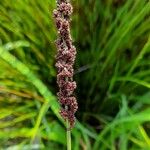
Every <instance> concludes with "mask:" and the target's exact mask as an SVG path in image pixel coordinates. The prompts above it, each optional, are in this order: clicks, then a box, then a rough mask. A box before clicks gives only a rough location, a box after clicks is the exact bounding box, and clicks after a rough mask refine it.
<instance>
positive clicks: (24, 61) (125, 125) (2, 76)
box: [0, 0, 150, 150]
mask: <svg viewBox="0 0 150 150" xmlns="http://www.w3.org/2000/svg"><path fill="white" fill-rule="evenodd" d="M72 3H73V6H74V14H73V18H72V26H71V31H72V35H73V38H74V43H75V45H76V47H77V51H78V54H77V59H76V65H75V80H76V81H77V84H78V88H77V90H76V96H77V99H78V103H79V111H78V112H77V115H76V116H77V119H78V120H77V123H76V126H75V128H74V129H73V131H72V140H73V141H72V145H73V146H72V147H73V150H80V149H84V150H99V149H100V150H108V149H110V150H115V149H119V150H141V149H142V150H148V149H150V127H149V122H150V115H149V114H150V91H149V89H150V61H149V59H150V3H149V1H147V0H126V1H125V0H120V1H119V0H106V1H103V0H81V1H79V0H78V1H75V0H74V1H72ZM54 8H55V0H44V1H41V0H32V1H30V0H13V1H12V0H3V1H0V110H1V111H0V149H1V148H2V149H12V148H13V149H34V148H35V149H56V150H57V149H58V150H59V149H61V150H63V149H66V133H65V126H64V122H63V121H62V120H61V118H60V116H59V113H58V111H59V105H58V103H57V99H56V92H57V90H58V89H57V85H56V70H55V67H54V63H55V57H54V56H55V53H56V48H55V45H54V41H55V39H56V30H55V25H54V21H53V18H52V11H53V9H54Z"/></svg>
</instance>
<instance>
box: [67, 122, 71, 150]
mask: <svg viewBox="0 0 150 150" xmlns="http://www.w3.org/2000/svg"><path fill="white" fill-rule="evenodd" d="M66 123H67V150H71V130H70V123H69V121H68V120H67V121H66Z"/></svg>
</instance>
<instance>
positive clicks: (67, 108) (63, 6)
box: [53, 0, 78, 149]
mask: <svg viewBox="0 0 150 150" xmlns="http://www.w3.org/2000/svg"><path fill="white" fill-rule="evenodd" d="M56 2H57V9H55V10H54V12H53V15H54V18H55V22H56V27H57V30H58V39H57V40H56V47H57V50H58V52H57V55H56V68H57V71H58V74H57V84H58V86H59V92H58V99H59V103H60V105H61V110H60V114H61V116H62V117H63V118H64V119H65V121H66V122H67V137H68V139H67V142H69V141H70V142H69V143H68V144H67V145H68V149H71V140H70V130H71V128H73V126H74V123H75V116H74V114H75V112H76V111H77V108H78V105H77V101H76V98H75V96H74V95H73V94H74V90H75V88H76V82H75V81H73V74H74V69H73V65H74V61H75V56H76V48H75V46H74V45H73V42H72V38H71V34H70V21H71V19H70V15H71V14H72V11H73V8H72V5H71V4H70V3H69V1H68V0H57V1H56Z"/></svg>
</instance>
